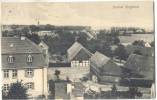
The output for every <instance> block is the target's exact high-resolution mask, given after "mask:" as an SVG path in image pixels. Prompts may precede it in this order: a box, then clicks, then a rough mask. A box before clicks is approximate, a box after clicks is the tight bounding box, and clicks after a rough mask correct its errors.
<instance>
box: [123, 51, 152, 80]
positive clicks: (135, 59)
mask: <svg viewBox="0 0 157 100" xmlns="http://www.w3.org/2000/svg"><path fill="white" fill-rule="evenodd" d="M125 67H126V68H129V69H131V70H133V71H134V72H136V73H138V74H141V75H144V78H145V79H152V80H153V79H154V70H155V62H154V57H150V56H141V55H137V54H131V55H130V56H129V58H128V59H127V62H126V64H125Z"/></svg>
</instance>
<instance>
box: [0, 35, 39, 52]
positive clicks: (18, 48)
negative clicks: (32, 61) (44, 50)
mask: <svg viewBox="0 0 157 100" xmlns="http://www.w3.org/2000/svg"><path fill="white" fill-rule="evenodd" d="M1 48H2V49H1V50H2V54H10V53H11V54H17V53H28V52H30V53H41V49H40V48H39V47H38V46H37V45H36V44H35V43H33V42H32V41H31V40H29V39H27V38H25V39H24V40H21V38H19V37H2V38H1Z"/></svg>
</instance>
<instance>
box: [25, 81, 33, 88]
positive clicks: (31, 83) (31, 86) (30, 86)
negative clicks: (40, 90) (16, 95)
mask: <svg viewBox="0 0 157 100" xmlns="http://www.w3.org/2000/svg"><path fill="white" fill-rule="evenodd" d="M26 85H27V89H34V83H33V82H29V83H27V84H26Z"/></svg>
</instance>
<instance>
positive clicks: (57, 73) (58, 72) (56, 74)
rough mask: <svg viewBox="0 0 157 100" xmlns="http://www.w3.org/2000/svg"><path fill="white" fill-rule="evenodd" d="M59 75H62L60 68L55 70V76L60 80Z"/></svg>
mask: <svg viewBox="0 0 157 100" xmlns="http://www.w3.org/2000/svg"><path fill="white" fill-rule="evenodd" d="M59 75H60V71H59V70H55V76H56V77H57V80H59Z"/></svg>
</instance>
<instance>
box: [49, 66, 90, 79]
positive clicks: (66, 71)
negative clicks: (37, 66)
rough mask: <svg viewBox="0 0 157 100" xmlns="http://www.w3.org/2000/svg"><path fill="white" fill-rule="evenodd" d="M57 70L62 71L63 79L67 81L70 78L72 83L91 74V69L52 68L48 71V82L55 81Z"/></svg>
mask: <svg viewBox="0 0 157 100" xmlns="http://www.w3.org/2000/svg"><path fill="white" fill-rule="evenodd" d="M55 70H60V72H61V73H60V78H61V79H66V78H67V76H68V77H69V79H70V80H72V81H78V80H79V78H81V77H83V76H84V75H86V74H88V73H89V67H51V68H49V69H48V80H50V79H54V77H55V76H54V73H55Z"/></svg>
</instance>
